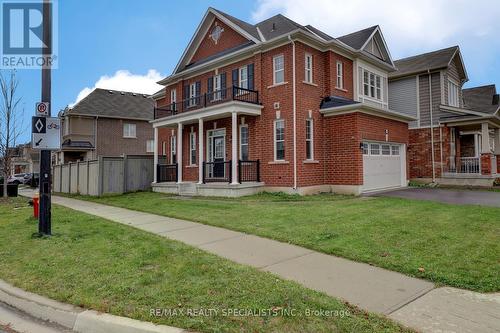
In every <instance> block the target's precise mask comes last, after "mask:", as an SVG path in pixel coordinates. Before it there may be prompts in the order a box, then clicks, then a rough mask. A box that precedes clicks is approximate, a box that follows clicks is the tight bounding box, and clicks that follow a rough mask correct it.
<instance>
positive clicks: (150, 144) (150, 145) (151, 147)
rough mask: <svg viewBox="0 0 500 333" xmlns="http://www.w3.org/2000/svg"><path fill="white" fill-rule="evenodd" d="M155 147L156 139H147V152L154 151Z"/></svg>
mask: <svg viewBox="0 0 500 333" xmlns="http://www.w3.org/2000/svg"><path fill="white" fill-rule="evenodd" d="M154 147H155V142H154V140H148V141H146V153H152V152H154V149H155V148H154Z"/></svg>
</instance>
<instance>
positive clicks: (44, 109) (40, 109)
mask: <svg viewBox="0 0 500 333" xmlns="http://www.w3.org/2000/svg"><path fill="white" fill-rule="evenodd" d="M48 115H49V103H47V102H38V103H36V116H37V117H47V116H48Z"/></svg>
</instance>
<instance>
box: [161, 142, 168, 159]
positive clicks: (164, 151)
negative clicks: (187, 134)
mask: <svg viewBox="0 0 500 333" xmlns="http://www.w3.org/2000/svg"><path fill="white" fill-rule="evenodd" d="M161 154H162V155H163V156H167V143H166V142H165V141H162V143H161Z"/></svg>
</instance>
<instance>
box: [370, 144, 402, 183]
mask: <svg viewBox="0 0 500 333" xmlns="http://www.w3.org/2000/svg"><path fill="white" fill-rule="evenodd" d="M405 164H406V161H405V152H404V145H401V144H394V143H379V142H364V143H363V180H364V181H363V192H369V191H375V190H382V189H389V188H395V187H401V186H405V184H406V167H405Z"/></svg>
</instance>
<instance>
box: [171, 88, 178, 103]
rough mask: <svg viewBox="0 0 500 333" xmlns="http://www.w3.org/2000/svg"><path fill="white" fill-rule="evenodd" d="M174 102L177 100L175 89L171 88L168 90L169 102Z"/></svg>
mask: <svg viewBox="0 0 500 333" xmlns="http://www.w3.org/2000/svg"><path fill="white" fill-rule="evenodd" d="M175 102H177V90H176V89H172V90H170V103H171V104H173V103H175Z"/></svg>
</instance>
